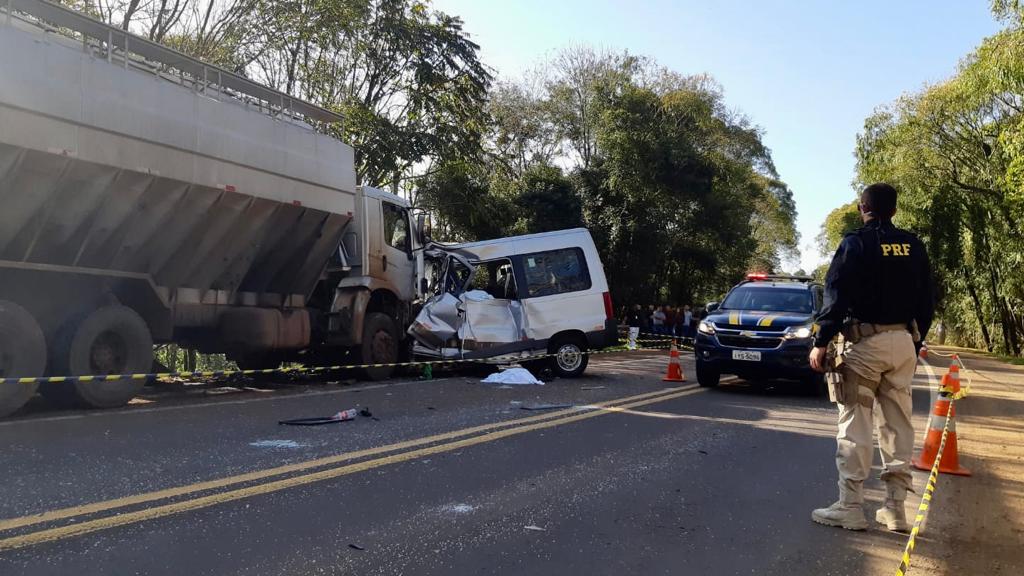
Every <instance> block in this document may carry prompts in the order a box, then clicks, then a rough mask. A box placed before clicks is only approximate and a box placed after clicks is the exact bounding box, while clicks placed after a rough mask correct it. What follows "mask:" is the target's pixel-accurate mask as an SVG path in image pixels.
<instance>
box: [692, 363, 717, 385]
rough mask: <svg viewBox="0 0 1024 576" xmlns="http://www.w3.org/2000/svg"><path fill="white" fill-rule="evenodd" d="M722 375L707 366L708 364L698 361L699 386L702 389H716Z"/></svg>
mask: <svg viewBox="0 0 1024 576" xmlns="http://www.w3.org/2000/svg"><path fill="white" fill-rule="evenodd" d="M721 378H722V375H721V374H719V373H718V371H717V370H715V369H714V368H712V367H710V366H708V365H707V362H703V361H701V359H700V358H698V359H697V384H699V385H700V386H701V387H702V388H716V387H718V381H719V380H720V379H721Z"/></svg>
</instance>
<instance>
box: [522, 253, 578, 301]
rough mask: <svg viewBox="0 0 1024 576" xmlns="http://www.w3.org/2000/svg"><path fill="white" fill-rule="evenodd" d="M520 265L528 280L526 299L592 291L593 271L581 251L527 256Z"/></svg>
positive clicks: (524, 256) (523, 257)
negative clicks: (591, 278) (588, 268)
mask: <svg viewBox="0 0 1024 576" xmlns="http://www.w3.org/2000/svg"><path fill="white" fill-rule="evenodd" d="M519 263H520V267H521V269H522V270H523V276H524V277H525V279H526V297H535V296H551V295H552V294H564V293H566V292H578V291H580V290H589V289H590V285H591V283H590V271H589V270H587V260H586V258H585V257H584V256H583V250H580V249H579V248H564V249H562V250H551V251H549V252H535V253H533V254H525V255H523V256H520V257H519Z"/></svg>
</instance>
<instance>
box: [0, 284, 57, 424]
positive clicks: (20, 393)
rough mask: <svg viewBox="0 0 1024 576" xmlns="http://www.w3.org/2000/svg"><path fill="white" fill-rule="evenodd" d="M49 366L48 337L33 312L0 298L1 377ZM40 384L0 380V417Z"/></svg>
mask: <svg viewBox="0 0 1024 576" xmlns="http://www.w3.org/2000/svg"><path fill="white" fill-rule="evenodd" d="M45 369H46V338H45V337H44V336H43V330H42V329H41V328H40V327H39V324H38V323H37V322H36V320H35V318H33V317H32V314H30V313H29V312H28V310H25V309H24V308H22V307H21V306H18V305H17V304H15V303H14V302H8V301H6V300H0V378H11V377H15V376H31V375H32V374H42V372H43V370H45ZM38 387H39V384H38V383H36V382H30V383H21V382H5V383H3V384H0V417H3V416H6V415H8V414H11V413H13V412H14V411H16V410H17V409H18V408H21V407H22V406H23V405H24V404H25V403H26V402H28V400H29V398H31V397H32V395H33V394H35V393H36V388H38Z"/></svg>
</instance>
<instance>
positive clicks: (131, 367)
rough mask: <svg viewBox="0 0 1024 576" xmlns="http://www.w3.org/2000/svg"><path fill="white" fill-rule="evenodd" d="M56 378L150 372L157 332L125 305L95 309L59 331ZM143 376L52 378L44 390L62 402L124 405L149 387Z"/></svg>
mask: <svg viewBox="0 0 1024 576" xmlns="http://www.w3.org/2000/svg"><path fill="white" fill-rule="evenodd" d="M51 358H52V362H51V366H52V368H53V370H52V371H53V373H54V374H55V375H58V376H84V375H103V374H137V373H146V372H148V371H149V370H150V368H151V367H152V365H153V336H152V335H151V334H150V333H149V327H148V326H147V325H146V321H145V320H143V319H142V317H141V316H139V315H138V313H136V312H135V311H134V310H132V309H131V308H128V307H127V306H120V305H111V306H104V307H102V308H98V309H96V310H93V311H92V312H90V313H89V314H87V315H86V316H85V317H84V318H82V319H81V320H80V321H76V320H72V321H70V322H68V323H66V324H65V326H64V327H62V328H61V329H60V331H59V332H58V335H57V337H56V338H54V343H53V347H52V350H51ZM145 383H146V381H145V380H142V379H123V380H92V381H89V382H80V381H72V382H53V383H47V384H46V385H45V386H43V387H42V389H41V392H42V393H43V395H44V396H46V397H47V398H48V399H50V400H53V401H55V402H57V403H58V404H63V405H69V404H82V405H85V406H89V407H91V408H113V407H115V406H123V405H125V404H127V403H128V401H129V400H131V399H132V398H134V397H135V395H136V394H138V393H139V390H141V389H142V387H143V386H144V385H145Z"/></svg>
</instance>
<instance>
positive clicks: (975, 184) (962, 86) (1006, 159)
mask: <svg viewBox="0 0 1024 576" xmlns="http://www.w3.org/2000/svg"><path fill="white" fill-rule="evenodd" d="M995 9H996V13H997V14H999V15H1001V16H1003V17H1004V18H1009V16H1011V15H1014V20H1013V22H1011V25H1010V26H1009V27H1008V28H1007V29H1006V30H1003V31H1002V32H1000V33H998V34H996V35H995V36H993V37H991V38H987V39H985V41H984V42H982V44H981V46H979V47H978V49H977V50H975V52H974V53H972V54H971V55H970V56H968V57H967V58H966V59H965V61H964V62H963V64H962V65H961V68H960V70H959V72H958V73H957V74H956V75H955V76H954V77H953V78H951V79H949V80H947V81H945V82H942V83H939V84H936V85H933V86H930V87H928V88H926V89H924V90H923V91H921V92H920V93H918V94H914V95H910V96H906V97H904V98H901V99H900V100H898V101H896V102H895V103H893V104H891V105H890V106H888V107H886V108H883V109H881V110H879V111H878V112H876V113H875V114H874V115H872V116H871V117H869V118H868V119H867V120H866V121H865V127H864V132H863V133H862V134H861V135H860V136H859V137H858V141H857V149H856V156H857V167H858V179H859V180H860V182H861V183H866V182H871V181H879V180H885V181H889V182H891V183H893V184H895V185H897V187H898V188H899V189H900V190H901V197H900V211H899V212H898V213H897V217H896V219H897V223H898V224H901V225H903V226H905V227H908V228H910V229H912V230H915V231H917V232H918V233H919V234H920V235H921V236H922V238H923V239H924V240H925V241H926V242H927V244H928V248H929V252H930V254H931V257H932V262H933V267H934V268H935V274H936V278H937V281H938V284H939V288H940V296H942V300H941V305H940V309H939V311H940V315H941V319H942V321H943V323H944V324H945V326H946V327H947V329H948V333H949V334H950V336H951V337H952V339H953V340H954V341H958V342H960V343H963V344H966V345H970V346H977V345H981V346H984V347H985V348H987V349H989V350H993V349H999V350H1001V351H1004V352H1009V353H1012V354H1019V353H1020V349H1021V337H1022V336H1024V321H1022V316H1021V313H1020V310H1021V309H1022V308H1024V274H1022V273H1021V264H1022V263H1024V262H1022V260H1024V250H1022V248H1024V236H1022V232H1021V231H1022V229H1024V194H1022V192H1021V190H1022V189H1024V188H1022V184H1024V30H1022V29H1021V28H1020V27H1019V26H1018V25H1017V24H1016V22H1017V21H1018V15H1019V14H1020V8H1019V5H1018V3H1017V2H1010V1H1007V2H996V3H995Z"/></svg>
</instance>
